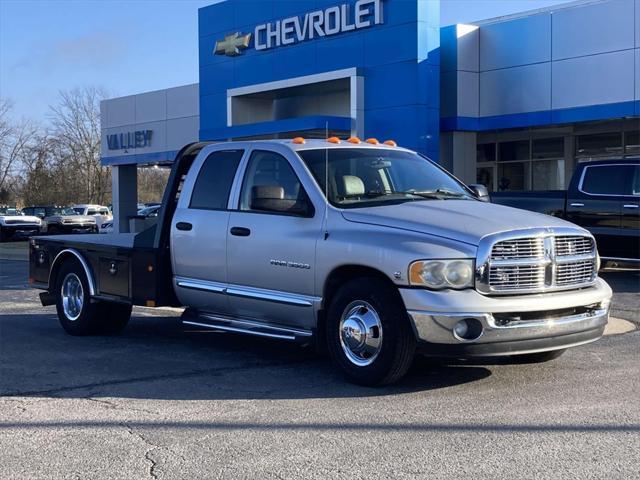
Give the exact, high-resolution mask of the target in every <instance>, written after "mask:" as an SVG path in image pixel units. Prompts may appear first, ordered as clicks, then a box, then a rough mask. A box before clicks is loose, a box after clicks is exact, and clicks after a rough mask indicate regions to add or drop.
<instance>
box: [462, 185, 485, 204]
mask: <svg viewBox="0 0 640 480" xmlns="http://www.w3.org/2000/svg"><path fill="white" fill-rule="evenodd" d="M467 186H468V187H469V190H471V192H472V193H473V194H474V195H475V196H476V198H477V199H478V200H480V201H481V202H490V201H491V197H489V190H487V187H485V186H484V185H482V184H480V183H473V184H471V185H467Z"/></svg>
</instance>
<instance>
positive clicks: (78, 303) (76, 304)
mask: <svg viewBox="0 0 640 480" xmlns="http://www.w3.org/2000/svg"><path fill="white" fill-rule="evenodd" d="M54 293H55V296H56V310H57V312H58V319H59V320H60V325H62V328H63V329H64V331H65V332H67V333H68V334H69V335H74V336H85V335H93V334H95V333H97V332H98V331H99V330H100V326H101V323H102V321H101V320H102V318H101V315H100V314H99V310H98V308H99V307H98V305H99V304H97V303H94V304H92V303H91V302H90V295H89V283H88V280H87V276H86V274H85V272H84V269H83V268H82V266H81V265H80V263H79V262H78V261H76V260H67V261H65V262H64V263H63V264H62V265H61V266H60V270H59V271H58V276H57V277H56V284H55V291H54Z"/></svg>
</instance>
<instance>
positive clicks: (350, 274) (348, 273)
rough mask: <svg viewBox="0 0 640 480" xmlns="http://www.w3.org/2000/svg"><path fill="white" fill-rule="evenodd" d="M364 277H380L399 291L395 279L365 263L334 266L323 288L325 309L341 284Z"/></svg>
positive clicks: (323, 305)
mask: <svg viewBox="0 0 640 480" xmlns="http://www.w3.org/2000/svg"><path fill="white" fill-rule="evenodd" d="M362 277H375V278H380V279H381V280H383V281H384V282H385V283H387V284H388V285H389V286H390V287H391V288H393V289H394V290H395V291H397V289H398V287H397V285H396V284H395V283H393V281H392V280H391V279H390V278H389V277H388V276H387V275H386V274H385V273H384V272H382V271H380V270H378V269H376V268H373V267H368V266H365V265H358V264H352V265H341V266H339V267H336V268H334V269H333V270H332V271H331V272H330V273H329V275H327V278H326V280H325V282H324V286H323V288H322V307H323V309H325V310H326V309H327V308H328V306H329V303H330V302H331V299H332V298H333V296H334V295H335V293H336V292H337V291H338V289H339V288H340V286H341V285H344V284H345V283H346V282H348V281H350V280H353V279H355V278H362Z"/></svg>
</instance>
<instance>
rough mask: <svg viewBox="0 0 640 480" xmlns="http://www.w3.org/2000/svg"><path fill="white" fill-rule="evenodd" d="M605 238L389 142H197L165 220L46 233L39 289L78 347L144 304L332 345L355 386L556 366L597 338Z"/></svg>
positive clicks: (176, 170) (196, 319)
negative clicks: (517, 365) (446, 360)
mask: <svg viewBox="0 0 640 480" xmlns="http://www.w3.org/2000/svg"><path fill="white" fill-rule="evenodd" d="M598 264H599V258H598V253H597V251H596V244H595V241H594V238H593V236H592V235H591V234H590V233H589V232H588V231H586V230H584V229H582V228H580V227H577V226H575V225H572V224H570V223H568V222H566V221H564V220H561V219H557V218H553V217H550V216H547V215H541V214H536V213H531V212H525V211H523V210H517V209H514V208H510V207H505V206H500V205H493V204H490V203H485V202H482V201H479V200H478V199H477V198H476V197H475V195H474V190H473V189H472V188H469V187H467V186H465V185H463V184H462V183H461V182H459V181H458V180H457V179H455V178H454V177H452V176H451V175H450V174H448V173H447V172H446V171H445V170H443V169H442V168H440V167H439V166H438V165H437V164H435V163H433V162H431V161H430V160H428V159H426V158H424V157H422V156H420V155H418V154H416V153H414V152H412V151H410V150H406V149H403V148H399V147H397V146H395V144H394V143H393V142H387V144H379V143H378V142H377V141H376V140H375V139H370V140H368V141H366V142H361V141H360V140H358V139H355V138H352V139H349V140H348V141H341V140H339V139H337V138H331V139H328V140H308V141H305V140H304V139H302V138H296V139H293V140H279V141H275V140H274V141H246V142H230V143H222V144H208V143H198V144H192V145H189V146H187V147H185V148H184V149H183V150H182V151H181V152H180V153H179V154H178V156H177V158H176V161H175V164H174V165H173V168H172V172H171V176H170V179H169V184H168V186H167V188H166V191H165V194H164V199H163V203H162V211H161V213H160V215H159V216H158V223H157V225H155V226H153V227H150V228H149V229H147V230H145V231H142V232H140V233H138V234H107V235H84V236H57V237H36V238H33V239H32V240H31V242H30V273H29V277H30V278H29V281H30V283H31V284H32V285H33V286H34V287H37V288H41V289H43V290H45V291H44V292H43V293H41V294H40V297H41V300H42V303H43V305H53V304H55V305H56V307H57V312H58V316H59V319H60V322H61V324H62V327H63V328H64V329H65V330H66V331H67V332H68V333H70V334H72V335H88V334H96V333H100V332H117V331H119V330H121V329H122V328H123V327H124V326H125V325H126V324H127V322H128V320H129V317H130V315H131V308H132V305H142V306H150V307H157V306H163V305H164V306H179V307H186V310H185V312H184V314H183V322H184V323H185V324H188V325H195V326H198V327H199V328H202V327H204V328H212V329H216V330H224V331H231V332H242V333H247V334H253V335H260V336H265V337H272V338H277V339H286V340H292V341H299V342H303V343H311V342H312V341H313V342H314V343H315V344H316V345H320V346H323V347H326V349H327V350H328V352H329V354H330V356H331V357H332V359H333V361H334V362H335V363H336V364H337V365H338V366H339V367H340V368H341V369H342V370H343V371H344V372H345V373H346V375H347V376H348V377H349V378H350V379H351V380H352V381H355V382H357V383H361V384H365V385H382V384H387V383H391V382H394V381H396V380H398V379H399V378H401V377H402V376H403V375H404V373H405V372H406V371H407V369H408V368H409V366H410V364H411V362H412V359H413V357H414V353H415V352H416V350H417V349H419V350H420V351H421V352H424V353H425V354H429V355H436V356H453V357H458V358H459V357H470V356H515V355H520V356H524V357H525V358H526V359H527V360H529V361H545V360H549V359H551V358H554V357H556V356H558V355H559V354H560V353H561V352H563V351H564V350H565V349H567V348H568V347H573V346H577V345H582V344H585V343H588V342H592V341H594V340H596V339H598V338H600V337H601V336H602V334H603V330H604V328H605V325H606V323H607V319H608V313H609V302H610V298H611V289H610V288H609V286H608V285H607V284H606V283H605V282H604V281H603V280H602V279H600V278H599V277H598V276H597V272H598Z"/></svg>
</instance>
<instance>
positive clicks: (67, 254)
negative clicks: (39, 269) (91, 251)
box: [48, 248, 97, 297]
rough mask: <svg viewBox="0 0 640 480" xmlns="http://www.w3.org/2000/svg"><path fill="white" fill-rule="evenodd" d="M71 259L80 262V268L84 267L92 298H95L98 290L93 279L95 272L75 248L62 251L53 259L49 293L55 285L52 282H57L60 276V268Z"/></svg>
mask: <svg viewBox="0 0 640 480" xmlns="http://www.w3.org/2000/svg"><path fill="white" fill-rule="evenodd" d="M69 259H75V260H77V261H78V263H80V266H81V267H82V269H83V270H84V273H85V275H86V276H87V283H88V284H89V295H91V296H92V297H93V296H95V295H96V292H97V290H96V283H95V279H94V278H93V272H92V271H91V267H90V266H89V263H88V262H87V261H86V260H85V258H84V257H83V256H82V254H80V252H78V251H77V250H75V249H73V248H65V249H64V250H61V251H60V252H59V253H58V254H57V255H56V257H55V258H54V259H53V262H52V264H51V269H50V271H49V281H48V284H49V291H51V289H52V288H53V285H52V283H51V282H52V281H54V282H55V279H56V277H57V276H58V272H59V271H60V268H61V267H62V265H63V264H64V262H66V261H68V260H69Z"/></svg>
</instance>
